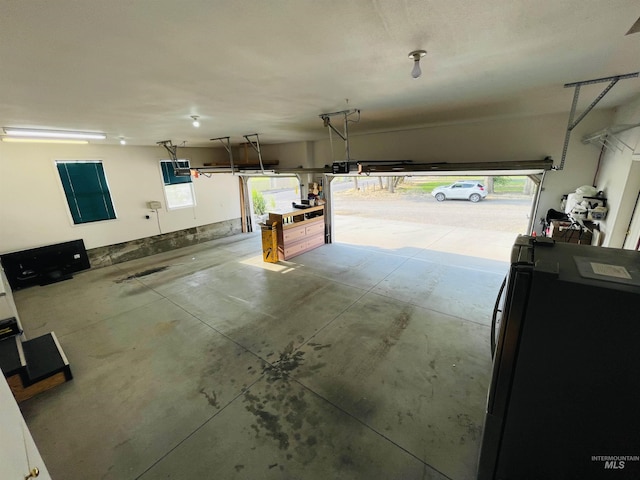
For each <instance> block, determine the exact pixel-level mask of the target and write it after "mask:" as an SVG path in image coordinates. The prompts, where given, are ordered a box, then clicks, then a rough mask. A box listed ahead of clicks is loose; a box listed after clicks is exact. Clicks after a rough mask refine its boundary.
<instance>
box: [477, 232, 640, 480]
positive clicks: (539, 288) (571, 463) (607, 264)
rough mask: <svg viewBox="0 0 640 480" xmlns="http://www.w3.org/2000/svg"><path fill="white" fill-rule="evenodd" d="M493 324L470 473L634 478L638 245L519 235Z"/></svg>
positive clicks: (638, 461) (516, 478) (639, 414)
mask: <svg viewBox="0 0 640 480" xmlns="http://www.w3.org/2000/svg"><path fill="white" fill-rule="evenodd" d="M493 323H494V327H497V328H494V331H495V334H496V335H497V338H492V347H494V349H495V350H494V351H493V352H492V354H493V355H494V361H493V372H492V380H491V386H490V389H489V396H488V401H487V412H486V417H485V423H484V431H483V438H482V446H481V451H480V459H479V464H478V477H477V478H478V480H488V479H500V480H528V479H532V480H543V479H553V480H561V479H576V480H577V479H580V480H585V479H600V478H605V479H609V478H611V479H639V478H640V252H637V251H630V250H619V249H613V248H604V247H595V246H590V245H577V244H569V243H554V241H553V240H551V239H548V238H538V239H536V238H532V237H528V236H519V237H518V238H517V240H516V242H515V244H514V246H513V250H512V255H511V267H510V271H509V274H508V276H507V279H506V281H505V284H504V286H503V288H502V289H501V292H500V295H499V298H498V300H497V302H496V312H494V318H493ZM493 333H494V332H493V331H492V335H493Z"/></svg>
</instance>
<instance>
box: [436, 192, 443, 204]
mask: <svg viewBox="0 0 640 480" xmlns="http://www.w3.org/2000/svg"><path fill="white" fill-rule="evenodd" d="M444 198H445V197H444V193H436V200H437V201H439V202H442V201H443V200H444Z"/></svg>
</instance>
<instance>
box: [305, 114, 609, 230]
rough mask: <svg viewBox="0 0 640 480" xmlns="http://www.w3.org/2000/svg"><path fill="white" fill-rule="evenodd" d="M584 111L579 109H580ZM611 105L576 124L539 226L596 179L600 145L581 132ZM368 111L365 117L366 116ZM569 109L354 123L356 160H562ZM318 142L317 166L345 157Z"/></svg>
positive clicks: (602, 119) (595, 126) (552, 175)
mask: <svg viewBox="0 0 640 480" xmlns="http://www.w3.org/2000/svg"><path fill="white" fill-rule="evenodd" d="M578 113H580V112H578ZM612 116H613V111H612V110H595V111H592V112H591V113H589V115H587V117H585V119H584V120H583V121H582V122H581V123H580V124H579V125H578V126H577V127H576V128H575V129H574V131H573V133H572V136H571V143H570V145H569V150H568V154H567V159H566V162H565V167H564V169H563V170H562V171H551V172H548V173H547V175H546V179H545V184H544V190H543V193H542V196H541V200H540V206H539V208H538V215H537V217H538V218H537V219H536V220H535V223H534V226H535V229H536V231H537V232H538V233H540V232H539V227H540V224H539V218H540V217H544V216H545V215H546V212H547V211H548V210H549V209H550V208H553V209H556V210H558V209H560V201H561V198H562V195H563V194H566V193H570V192H572V191H574V190H575V189H576V188H577V187H579V186H581V185H591V184H592V182H593V180H594V176H595V173H596V166H597V161H598V157H599V154H600V150H599V148H596V147H594V146H592V145H584V144H583V143H582V142H581V139H582V137H583V136H584V135H585V134H587V133H591V132H594V131H597V130H600V129H602V128H604V127H606V126H608V125H609V124H610V122H611V119H612ZM365 121H366V117H365V116H364V114H363V118H362V120H361V122H365ZM567 122H568V114H556V115H544V116H535V117H524V118H513V119H500V120H493V121H483V122H476V123H466V124H457V125H441V126H432V127H425V128H419V129H412V130H403V131H395V132H386V133H375V134H369V135H358V133H357V127H356V126H354V127H352V130H351V136H350V147H351V158H352V160H413V161H414V162H452V163H454V162H495V161H513V160H540V159H542V158H544V157H545V156H551V157H552V158H553V159H554V164H555V165H558V164H559V163H560V159H561V156H562V146H563V143H564V136H565V132H566V128H567ZM334 155H335V156H332V154H331V148H330V144H329V141H328V140H323V141H318V142H315V144H314V151H313V159H314V161H315V165H316V166H322V165H325V164H331V163H332V162H333V161H334V160H336V161H339V160H343V159H344V146H343V143H342V142H335V141H334Z"/></svg>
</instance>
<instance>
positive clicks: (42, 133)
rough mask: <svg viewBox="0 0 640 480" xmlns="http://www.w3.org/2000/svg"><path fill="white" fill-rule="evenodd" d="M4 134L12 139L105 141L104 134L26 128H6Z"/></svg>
mask: <svg viewBox="0 0 640 480" xmlns="http://www.w3.org/2000/svg"><path fill="white" fill-rule="evenodd" d="M4 133H5V134H6V135H9V136H11V137H22V138H27V137H28V138H59V139H72V140H104V139H105V138H107V136H106V135H105V134H104V133H94V132H72V131H65V130H30V129H26V128H7V127H5V128H4Z"/></svg>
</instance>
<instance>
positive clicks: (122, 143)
mask: <svg viewBox="0 0 640 480" xmlns="http://www.w3.org/2000/svg"><path fill="white" fill-rule="evenodd" d="M126 144H127V141H126V140H125V139H124V137H120V145H126Z"/></svg>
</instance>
